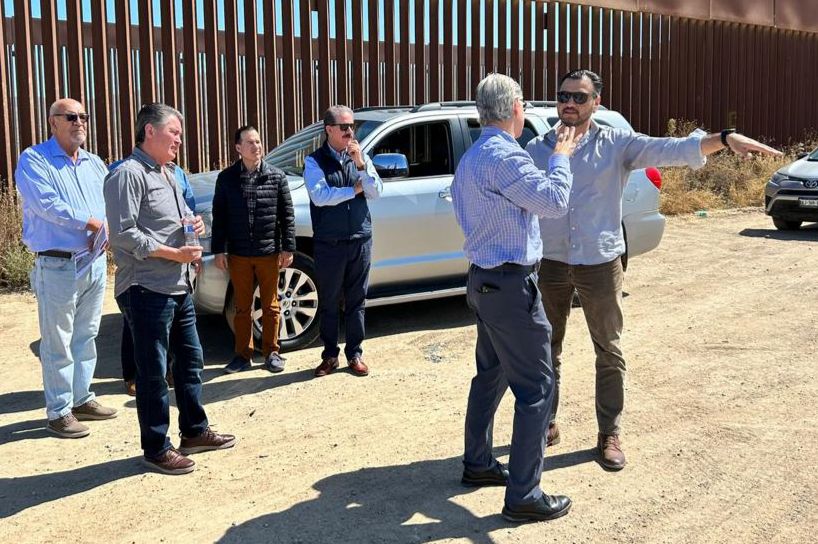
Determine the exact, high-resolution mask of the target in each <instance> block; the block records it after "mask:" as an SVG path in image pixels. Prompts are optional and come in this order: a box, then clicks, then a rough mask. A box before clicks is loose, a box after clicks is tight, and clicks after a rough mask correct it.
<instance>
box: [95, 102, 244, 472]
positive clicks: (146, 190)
mask: <svg viewBox="0 0 818 544" xmlns="http://www.w3.org/2000/svg"><path fill="white" fill-rule="evenodd" d="M181 143H182V115H181V114H180V113H179V112H178V111H176V110H175V109H173V108H171V107H170V106H166V105H164V104H149V105H146V106H144V107H143V108H142V109H141V110H140V112H139V115H138V117H137V120H136V144H137V146H136V148H135V149H134V151H133V154H132V155H131V156H130V157H128V158H127V159H125V161H124V162H123V163H122V165H121V166H120V167H119V168H118V169H117V170H116V171H114V172H113V173H111V174H109V176H108V178H107V179H106V180H105V187H104V195H105V210H106V212H107V216H108V224H109V226H110V230H111V233H110V243H111V247H112V248H113V251H114V260H115V261H116V265H117V270H116V283H115V286H114V294H115V295H116V301H117V304H119V308H120V310H121V311H122V313H123V314H125V317H126V319H127V322H128V325H129V326H130V328H131V333H132V335H133V342H134V358H135V362H136V413H137V416H138V417H139V428H140V432H141V445H142V449H143V451H144V453H145V459H144V460H145V463H146V464H147V465H148V466H149V467H151V468H153V469H155V470H158V471H160V472H163V473H165V474H186V473H188V472H191V471H193V469H194V465H195V463H194V462H193V461H192V460H190V459H188V458H187V457H186V454H189V453H198V452H201V451H207V450H216V449H223V448H229V447H231V446H233V445H234V444H235V442H236V438H235V437H234V436H232V435H228V434H217V433H215V432H213V431H212V430H211V429H210V427H209V426H208V422H207V416H206V414H205V411H204V407H203V406H202V402H201V391H202V380H201V374H202V366H203V355H202V347H201V344H200V342H199V335H198V333H197V331H196V313H195V311H194V309H193V300H192V298H191V296H190V291H191V285H190V266H191V263H197V262H198V261H199V260H200V259H201V256H202V248H201V247H200V246H186V245H185V235H184V231H183V228H182V218H183V217H184V216H185V215H186V213H187V211H188V208H187V206H186V204H185V200H184V195H183V193H182V191H181V190H180V189H179V185H178V184H177V182H176V180H175V179H174V176H173V173H172V172H171V171H170V170H169V168H168V167H169V163H170V161H172V160H173V159H175V158H176V155H177V153H178V151H179V147H180V145H181ZM196 227H197V230H199V232H200V233H201V232H202V231H203V230H204V229H203V226H202V224H201V219H197V223H196ZM168 351H170V352H172V353H173V354H174V356H175V360H176V363H175V364H174V365H173V378H174V382H175V391H176V405H177V406H178V407H179V430H180V431H181V435H182V438H181V442H180V446H179V449H178V450H177V449H175V448H174V447H173V446H172V445H171V443H170V440H169V439H168V427H169V422H170V414H169V398H168V385H167V383H166V382H165V374H166V372H167V355H168Z"/></svg>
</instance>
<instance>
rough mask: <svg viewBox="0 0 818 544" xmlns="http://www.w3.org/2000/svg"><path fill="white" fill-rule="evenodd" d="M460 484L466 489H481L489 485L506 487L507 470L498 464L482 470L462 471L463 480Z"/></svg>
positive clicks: (465, 469)
mask: <svg viewBox="0 0 818 544" xmlns="http://www.w3.org/2000/svg"><path fill="white" fill-rule="evenodd" d="M460 483H462V484H463V485H465V486H467V487H483V486H490V485H498V486H499V485H506V484H507V483H508V469H506V467H504V466H503V464H502V463H500V462H498V463H497V464H496V465H494V467H492V468H490V469H488V470H483V471H479V472H478V471H476V470H469V469H467V468H464V469H463V478H462V479H461V480H460Z"/></svg>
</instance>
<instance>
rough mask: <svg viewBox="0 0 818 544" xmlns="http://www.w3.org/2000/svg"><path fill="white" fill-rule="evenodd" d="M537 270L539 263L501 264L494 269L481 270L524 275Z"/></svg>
mask: <svg viewBox="0 0 818 544" xmlns="http://www.w3.org/2000/svg"><path fill="white" fill-rule="evenodd" d="M478 268H482V267H478ZM539 268H540V263H535V264H517V263H503V264H501V265H500V266H495V267H494V268H483V270H488V271H489V272H522V273H525V274H531V273H532V272H536V271H537V270H539Z"/></svg>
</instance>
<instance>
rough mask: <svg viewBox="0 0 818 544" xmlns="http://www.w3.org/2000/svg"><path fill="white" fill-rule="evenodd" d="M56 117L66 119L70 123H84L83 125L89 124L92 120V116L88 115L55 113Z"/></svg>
mask: <svg viewBox="0 0 818 544" xmlns="http://www.w3.org/2000/svg"><path fill="white" fill-rule="evenodd" d="M54 116H55V117H65V120H66V121H68V122H69V123H76V122H77V119H79V120H80V121H82V122H83V123H87V122H88V119H90V118H91V116H90V115H88V114H87V113H55V114H54Z"/></svg>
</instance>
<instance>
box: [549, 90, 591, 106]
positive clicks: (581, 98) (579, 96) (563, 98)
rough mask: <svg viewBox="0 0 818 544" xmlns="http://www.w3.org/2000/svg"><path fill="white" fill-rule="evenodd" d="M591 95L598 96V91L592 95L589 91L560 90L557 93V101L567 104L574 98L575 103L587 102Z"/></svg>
mask: <svg viewBox="0 0 818 544" xmlns="http://www.w3.org/2000/svg"><path fill="white" fill-rule="evenodd" d="M591 97H593V98H596V93H594V94H592V95H590V94H588V93H571V92H568V91H560V92H558V93H557V102H559V103H560V104H567V103H568V101H569V100H571V99H572V98H573V99H574V103H575V104H585V103H586V102H587V101H588V99H589V98H591Z"/></svg>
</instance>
